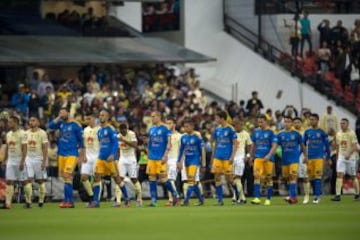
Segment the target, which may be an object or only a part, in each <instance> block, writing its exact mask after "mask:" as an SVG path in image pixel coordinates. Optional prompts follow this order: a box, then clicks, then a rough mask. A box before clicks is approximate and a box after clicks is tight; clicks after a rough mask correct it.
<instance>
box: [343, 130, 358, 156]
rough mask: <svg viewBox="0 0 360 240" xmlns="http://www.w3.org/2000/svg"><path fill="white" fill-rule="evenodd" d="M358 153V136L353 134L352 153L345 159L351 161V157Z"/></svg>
mask: <svg viewBox="0 0 360 240" xmlns="http://www.w3.org/2000/svg"><path fill="white" fill-rule="evenodd" d="M356 151H357V138H356V135H355V133H354V134H351V150H350V152H349V153H348V155H347V156H345V158H346V159H347V160H349V159H350V157H351V155H352V154H353V153H354V152H356Z"/></svg>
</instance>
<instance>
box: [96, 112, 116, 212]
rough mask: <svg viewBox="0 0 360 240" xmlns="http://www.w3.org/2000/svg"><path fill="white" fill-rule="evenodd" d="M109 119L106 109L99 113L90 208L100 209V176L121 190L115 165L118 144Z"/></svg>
mask: <svg viewBox="0 0 360 240" xmlns="http://www.w3.org/2000/svg"><path fill="white" fill-rule="evenodd" d="M109 118H110V114H109V112H108V111H107V110H106V109H103V110H101V111H100V114H99V120H100V129H99V130H98V134H97V135H98V139H99V155H98V159H97V160H96V162H95V174H94V175H95V178H94V183H93V193H94V199H93V201H92V202H91V204H90V205H89V207H90V208H97V207H100V186H101V177H102V176H104V175H110V176H112V177H113V178H114V181H115V183H116V184H117V185H118V186H119V187H120V188H121V186H120V185H121V178H120V175H119V171H118V167H117V164H116V163H115V159H116V156H117V151H118V147H119V142H118V137H117V133H116V130H115V128H114V127H113V126H111V125H110V123H109ZM120 197H121V196H120Z"/></svg>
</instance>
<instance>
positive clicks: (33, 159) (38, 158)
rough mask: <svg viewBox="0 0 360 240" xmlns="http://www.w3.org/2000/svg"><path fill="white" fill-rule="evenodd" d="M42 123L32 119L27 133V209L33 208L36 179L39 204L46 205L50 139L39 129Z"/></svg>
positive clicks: (25, 182) (25, 189)
mask: <svg viewBox="0 0 360 240" xmlns="http://www.w3.org/2000/svg"><path fill="white" fill-rule="evenodd" d="M39 125H40V122H39V119H38V118H36V117H30V120H29V126H30V129H29V130H27V131H26V132H25V142H26V144H27V156H26V160H25V165H26V167H25V168H26V175H27V176H26V178H27V180H26V181H24V191H25V200H26V203H25V208H31V199H32V191H33V189H32V182H33V180H34V178H35V180H36V182H37V183H38V184H39V203H38V206H39V207H40V208H41V207H43V205H44V200H45V192H46V186H45V182H46V179H47V173H46V166H47V162H48V144H49V142H48V137H47V134H46V132H45V131H44V130H42V129H40V128H39Z"/></svg>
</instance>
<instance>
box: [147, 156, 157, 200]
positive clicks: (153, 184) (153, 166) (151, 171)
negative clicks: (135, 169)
mask: <svg viewBox="0 0 360 240" xmlns="http://www.w3.org/2000/svg"><path fill="white" fill-rule="evenodd" d="M158 162H160V161H154V160H148V164H147V167H146V174H148V176H149V185H150V198H151V203H150V205H149V206H151V207H156V206H157V172H160V169H159V170H158V168H159V167H158V165H159V164H158Z"/></svg>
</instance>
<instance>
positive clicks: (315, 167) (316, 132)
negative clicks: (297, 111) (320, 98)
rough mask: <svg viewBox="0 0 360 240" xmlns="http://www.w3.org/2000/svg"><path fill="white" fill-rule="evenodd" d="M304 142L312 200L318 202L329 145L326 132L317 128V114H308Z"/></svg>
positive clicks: (328, 155)
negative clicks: (308, 119) (308, 126)
mask: <svg viewBox="0 0 360 240" xmlns="http://www.w3.org/2000/svg"><path fill="white" fill-rule="evenodd" d="M303 141H304V144H305V146H306V147H307V158H304V162H306V163H307V173H308V177H309V179H310V182H311V185H312V186H313V192H314V200H313V203H315V204H318V203H319V201H320V195H321V192H322V186H321V185H322V184H321V179H322V176H323V168H324V158H326V159H327V160H330V145H329V139H328V136H327V134H326V133H325V132H324V131H323V130H322V129H320V128H319V115H318V114H316V113H313V114H311V116H310V128H309V129H307V130H306V131H305V133H304V139H303Z"/></svg>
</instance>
